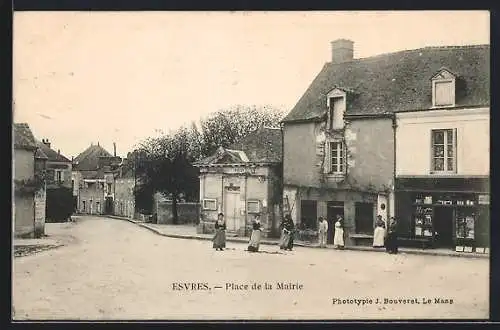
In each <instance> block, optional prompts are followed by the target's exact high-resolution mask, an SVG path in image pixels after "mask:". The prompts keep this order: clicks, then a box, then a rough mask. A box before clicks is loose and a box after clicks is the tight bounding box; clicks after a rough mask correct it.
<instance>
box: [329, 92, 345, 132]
mask: <svg viewBox="0 0 500 330" xmlns="http://www.w3.org/2000/svg"><path fill="white" fill-rule="evenodd" d="M343 103H344V97H342V96H340V97H330V98H329V104H328V106H329V108H328V110H329V112H328V128H330V129H342V128H343V127H344V111H343Z"/></svg>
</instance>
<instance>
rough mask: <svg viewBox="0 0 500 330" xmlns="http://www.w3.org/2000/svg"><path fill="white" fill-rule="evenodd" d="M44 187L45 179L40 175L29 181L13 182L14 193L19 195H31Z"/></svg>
mask: <svg viewBox="0 0 500 330" xmlns="http://www.w3.org/2000/svg"><path fill="white" fill-rule="evenodd" d="M44 187H45V178H44V176H43V175H41V174H36V175H35V176H34V177H33V178H30V179H25V180H14V192H15V193H16V194H19V195H33V194H34V193H35V192H36V191H38V190H40V189H42V188H44Z"/></svg>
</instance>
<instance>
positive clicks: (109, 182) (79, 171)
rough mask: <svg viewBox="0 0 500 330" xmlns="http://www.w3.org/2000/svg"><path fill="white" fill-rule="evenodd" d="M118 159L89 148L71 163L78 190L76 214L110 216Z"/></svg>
mask: <svg viewBox="0 0 500 330" xmlns="http://www.w3.org/2000/svg"><path fill="white" fill-rule="evenodd" d="M121 161H122V160H121V158H120V157H116V156H113V155H111V154H110V153H109V152H108V151H106V150H105V149H104V148H103V147H101V146H100V145H99V143H98V144H97V145H93V144H91V145H90V147H88V148H87V149H86V150H84V151H83V152H82V153H81V154H79V155H78V156H77V157H76V158H75V159H74V160H73V172H72V180H73V182H74V184H75V185H76V186H77V187H78V191H77V194H78V196H77V204H78V207H77V212H78V213H83V214H113V205H114V189H115V188H114V180H115V176H117V175H118V170H119V168H120V165H121Z"/></svg>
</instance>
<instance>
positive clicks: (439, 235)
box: [433, 207, 454, 248]
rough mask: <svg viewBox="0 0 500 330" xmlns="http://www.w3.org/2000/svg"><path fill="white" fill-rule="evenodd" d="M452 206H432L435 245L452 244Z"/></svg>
mask: <svg viewBox="0 0 500 330" xmlns="http://www.w3.org/2000/svg"><path fill="white" fill-rule="evenodd" d="M453 218H454V217H453V208H451V207H436V208H434V219H433V227H434V228H433V230H434V234H435V243H436V247H446V248H449V247H452V246H453Z"/></svg>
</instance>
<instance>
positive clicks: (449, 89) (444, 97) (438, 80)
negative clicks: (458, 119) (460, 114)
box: [432, 68, 455, 107]
mask: <svg viewBox="0 0 500 330" xmlns="http://www.w3.org/2000/svg"><path fill="white" fill-rule="evenodd" d="M432 106H433V107H453V106H455V75H454V74H453V73H451V72H450V71H449V70H448V69H444V68H443V69H441V70H440V71H439V72H438V73H436V74H435V75H434V76H433V77H432Z"/></svg>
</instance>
